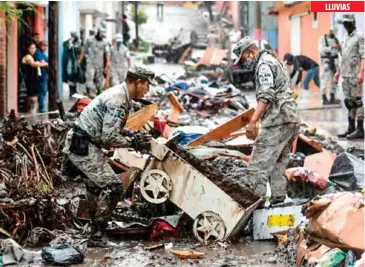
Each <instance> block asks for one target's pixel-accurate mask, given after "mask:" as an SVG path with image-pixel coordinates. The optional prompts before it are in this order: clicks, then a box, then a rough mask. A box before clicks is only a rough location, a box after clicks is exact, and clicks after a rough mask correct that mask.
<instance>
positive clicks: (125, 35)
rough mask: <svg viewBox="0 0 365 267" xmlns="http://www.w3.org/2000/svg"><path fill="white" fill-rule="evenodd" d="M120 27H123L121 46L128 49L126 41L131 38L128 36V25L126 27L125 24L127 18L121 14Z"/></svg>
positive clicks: (126, 23)
mask: <svg viewBox="0 0 365 267" xmlns="http://www.w3.org/2000/svg"><path fill="white" fill-rule="evenodd" d="M122 25H123V32H122V34H123V44H124V45H125V46H127V47H128V45H127V44H128V41H129V39H130V38H131V36H130V34H129V31H130V28H129V25H128V22H127V16H126V15H124V14H123V21H122Z"/></svg>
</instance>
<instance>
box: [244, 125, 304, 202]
mask: <svg viewBox="0 0 365 267" xmlns="http://www.w3.org/2000/svg"><path fill="white" fill-rule="evenodd" d="M297 133H298V125H297V124H296V123H286V124H282V125H278V126H272V127H263V128H260V133H259V136H258V138H257V140H256V142H255V144H254V148H253V150H252V154H251V158H250V162H249V166H248V181H249V182H250V186H251V189H252V191H253V192H254V193H255V194H256V195H258V196H259V197H261V196H265V194H266V183H267V182H268V181H270V187H271V195H272V196H274V197H282V196H285V195H286V179H285V178H284V177H283V176H284V173H285V169H286V167H287V165H288V163H289V154H290V152H291V147H292V144H293V141H294V138H295V136H296V135H297Z"/></svg>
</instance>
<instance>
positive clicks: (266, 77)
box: [257, 64, 274, 89]
mask: <svg viewBox="0 0 365 267" xmlns="http://www.w3.org/2000/svg"><path fill="white" fill-rule="evenodd" d="M257 74H258V80H259V84H260V87H261V88H262V89H268V88H270V87H273V86H274V75H273V73H272V71H271V69H270V66H269V65H268V64H261V65H260V66H259V70H258V73H257Z"/></svg>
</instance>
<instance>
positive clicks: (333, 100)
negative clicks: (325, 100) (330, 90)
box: [330, 94, 338, 105]
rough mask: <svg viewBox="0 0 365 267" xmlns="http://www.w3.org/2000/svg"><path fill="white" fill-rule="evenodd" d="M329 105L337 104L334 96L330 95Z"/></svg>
mask: <svg viewBox="0 0 365 267" xmlns="http://www.w3.org/2000/svg"><path fill="white" fill-rule="evenodd" d="M330 104H332V105H337V104H338V100H337V99H336V98H335V94H331V98H330Z"/></svg>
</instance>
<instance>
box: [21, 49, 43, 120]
mask: <svg viewBox="0 0 365 267" xmlns="http://www.w3.org/2000/svg"><path fill="white" fill-rule="evenodd" d="M36 49H37V48H36V45H35V43H34V42H30V43H28V44H27V45H26V47H25V50H26V52H25V56H24V57H23V59H22V63H23V70H24V71H23V74H24V82H25V86H26V88H27V96H28V112H30V113H32V114H35V113H37V102H38V96H39V94H40V92H39V91H40V90H39V88H40V87H39V86H38V82H39V77H40V76H41V75H42V74H41V67H47V66H48V63H47V62H44V61H41V62H39V61H36V60H35V58H34V53H35V51H36Z"/></svg>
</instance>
